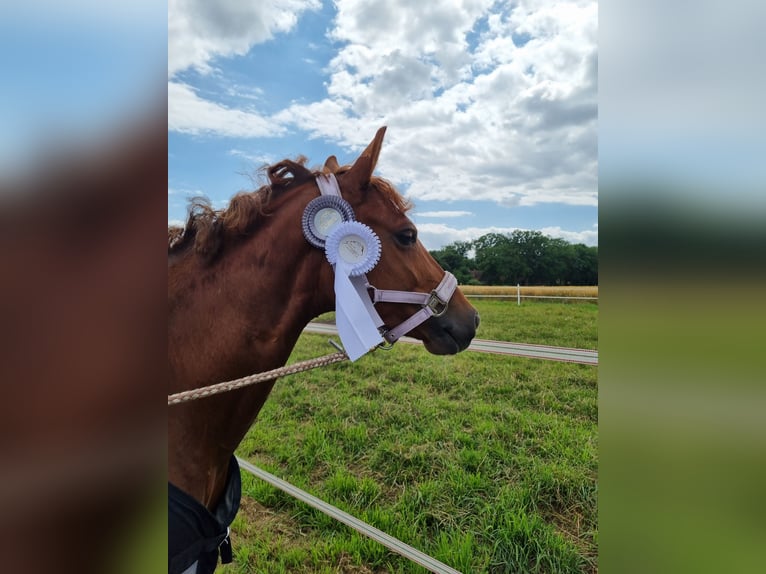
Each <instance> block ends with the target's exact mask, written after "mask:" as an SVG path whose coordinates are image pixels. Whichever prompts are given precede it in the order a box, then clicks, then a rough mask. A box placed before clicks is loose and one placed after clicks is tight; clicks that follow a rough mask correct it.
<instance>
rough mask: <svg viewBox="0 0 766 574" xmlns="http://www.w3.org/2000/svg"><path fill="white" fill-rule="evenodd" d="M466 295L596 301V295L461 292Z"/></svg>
mask: <svg viewBox="0 0 766 574" xmlns="http://www.w3.org/2000/svg"><path fill="white" fill-rule="evenodd" d="M463 295H465V296H466V297H468V298H469V299H470V298H476V299H587V300H590V301H598V297H582V296H579V295H517V294H513V293H508V294H507V295H483V294H479V293H463Z"/></svg>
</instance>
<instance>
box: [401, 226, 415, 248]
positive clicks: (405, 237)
mask: <svg viewBox="0 0 766 574" xmlns="http://www.w3.org/2000/svg"><path fill="white" fill-rule="evenodd" d="M396 241H397V243H399V245H403V246H404V247H410V246H411V245H415V243H417V241H418V232H417V231H416V230H415V229H414V228H411V229H405V230H404V231H400V232H399V233H397V234H396Z"/></svg>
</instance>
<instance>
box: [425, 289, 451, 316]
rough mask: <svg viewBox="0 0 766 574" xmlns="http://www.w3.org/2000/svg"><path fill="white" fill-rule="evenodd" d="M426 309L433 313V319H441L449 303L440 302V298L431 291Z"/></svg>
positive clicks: (434, 291)
mask: <svg viewBox="0 0 766 574" xmlns="http://www.w3.org/2000/svg"><path fill="white" fill-rule="evenodd" d="M426 307H428V308H429V309H431V312H432V313H433V316H434V317H441V316H442V315H444V313H446V312H447V307H449V301H442V299H441V297H439V295H437V294H436V289H434V290H433V291H431V297H430V298H429V299H428V303H426Z"/></svg>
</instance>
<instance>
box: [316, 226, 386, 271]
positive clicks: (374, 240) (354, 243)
mask: <svg viewBox="0 0 766 574" xmlns="http://www.w3.org/2000/svg"><path fill="white" fill-rule="evenodd" d="M324 250H325V255H327V260H328V261H329V262H330V263H332V264H333V265H335V266H336V271H335V272H336V273H337V272H338V271H337V268H338V267H343V268H344V269H345V271H344V273H345V274H346V275H348V276H349V277H357V276H359V275H364V274H365V273H368V272H369V271H371V270H372V269H373V268H374V267H375V265H377V264H378V261H379V260H380V239H379V238H378V236H377V235H375V232H374V231H373V230H372V229H370V228H369V227H367V226H366V225H365V224H364V223H359V222H358V221H345V222H343V223H339V224H338V225H337V226H336V227H335V228H334V229H333V230H332V232H331V233H330V235H329V236H328V237H327V239H326V241H325V247H324Z"/></svg>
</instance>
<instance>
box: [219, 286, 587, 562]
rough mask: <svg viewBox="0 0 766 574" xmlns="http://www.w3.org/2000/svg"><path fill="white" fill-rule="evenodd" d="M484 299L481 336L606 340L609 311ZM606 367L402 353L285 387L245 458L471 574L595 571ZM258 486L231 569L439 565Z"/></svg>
mask: <svg viewBox="0 0 766 574" xmlns="http://www.w3.org/2000/svg"><path fill="white" fill-rule="evenodd" d="M474 304H475V306H476V307H477V308H478V309H479V311H480V313H481V314H482V326H481V327H480V331H479V334H478V336H479V337H480V338H497V339H504V340H512V341H517V342H528V343H540V344H551V345H559V346H570V347H581V348H594V349H595V348H597V346H598V341H597V329H596V319H597V313H598V306H597V305H595V304H583V305H561V304H560V303H540V302H536V303H534V304H529V305H522V306H520V307H519V306H516V305H509V304H508V303H507V302H505V301H485V300H476V302H475V303H474ZM326 339H327V338H326V337H324V336H321V335H313V334H304V335H302V336H301V339H300V341H299V343H298V346H297V347H296V349H295V351H294V353H293V355H292V356H291V359H290V361H291V362H293V361H297V360H302V359H305V358H309V357H314V356H318V355H321V354H326V353H328V352H332V351H333V349H332V347H330V346H329V345H328V344H327V342H326ZM596 373H597V371H596V369H595V368H594V367H591V366H585V365H577V364H569V363H557V362H551V361H542V360H534V359H521V358H515V357H505V356H497V355H485V354H479V353H473V352H470V353H462V354H459V355H456V356H451V357H437V356H434V355H430V354H428V353H427V352H426V351H425V349H424V348H423V347H422V346H419V345H418V346H416V345H406V344H399V345H397V346H396V347H395V348H394V349H393V350H392V351H390V352H387V353H386V352H382V351H378V352H376V353H373V354H372V355H369V356H366V357H363V358H362V359H360V360H359V361H358V362H357V363H354V364H349V363H344V364H339V365H335V366H332V367H328V368H326V369H319V370H315V371H311V372H308V373H302V374H299V375H294V376H292V377H288V378H286V379H283V380H281V381H279V382H278V384H277V385H276V387H275V390H274V391H273V393H272V396H271V398H270V399H269V401H268V402H267V403H266V406H265V407H264V409H263V411H262V412H261V415H260V416H259V418H258V421H257V423H256V424H255V425H254V426H253V428H252V429H251V431H250V432H249V433H248V435H247V437H246V438H245V440H244V441H243V442H242V444H241V445H240V448H239V450H238V455H239V456H242V457H244V458H246V459H248V460H250V461H251V462H253V463H254V464H256V465H258V466H261V467H262V468H265V469H266V470H268V471H270V472H273V473H274V474H276V475H277V476H280V477H281V478H284V479H285V480H288V481H289V482H291V483H293V484H295V485H296V486H298V487H300V488H303V489H304V490H307V491H309V492H311V493H312V494H314V495H316V496H318V497H320V498H322V499H323V500H326V501H328V502H330V503H331V504H334V505H336V506H338V507H340V508H342V509H343V510H346V511H347V512H350V513H351V514H353V515H355V516H357V517H359V518H361V519H362V520H364V521H366V522H368V523H370V524H372V525H374V526H376V527H378V528H380V529H382V530H384V531H386V532H388V533H389V534H391V535H393V536H396V537H397V538H399V539H401V540H403V541H404V542H407V543H408V544H411V545H412V546H415V547H416V548H419V549H421V550H423V551H424V552H426V553H428V554H431V555H432V556H434V557H436V558H438V559H439V560H441V561H443V562H445V563H447V564H450V565H451V566H453V567H455V568H457V569H458V570H461V571H462V572H465V573H478V572H491V573H501V572H502V573H505V572H508V573H510V572H520V571H521V572H572V573H574V572H587V573H592V572H596V571H597V538H598V536H597V515H596V508H597V504H596V499H597V467H598V462H597V447H598V444H597V443H598V441H597V419H598V416H597V380H596ZM243 491H244V494H245V496H244V497H243V503H242V504H243V507H242V510H241V512H240V514H239V516H238V517H237V519H236V520H235V523H234V525H233V535H232V540H233V544H234V552H235V563H234V564H232V565H229V566H226V567H224V568H222V569H221V571H222V572H224V573H227V574H230V573H232V572H238V573H239V572H242V573H245V572H259V573H260V572H265V573H272V572H273V573H276V572H311V573H331V572H333V573H336V572H354V573H370V572H376V573H378V572H402V573H404V572H424V570H423V569H422V568H420V567H417V566H415V565H413V564H412V563H410V562H409V561H408V560H406V559H404V558H401V557H399V556H397V555H395V554H392V553H390V552H389V551H387V550H386V549H385V548H384V547H382V546H381V545H379V544H377V543H376V542H373V541H370V540H368V539H366V538H364V537H362V536H361V535H359V534H356V533H355V532H354V531H352V530H351V529H349V528H347V527H345V526H343V525H341V524H339V523H337V522H335V521H333V520H332V519H330V518H328V517H326V516H324V515H323V514H321V513H320V512H318V511H315V510H313V509H311V508H309V507H307V506H306V505H304V504H302V503H300V502H297V501H295V500H294V499H292V498H290V497H289V496H287V495H285V494H283V493H281V492H280V491H278V490H276V489H275V488H273V487H271V486H269V485H267V484H266V483H263V482H261V481H260V480H258V479H256V478H254V477H252V476H250V475H248V474H247V473H243Z"/></svg>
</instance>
